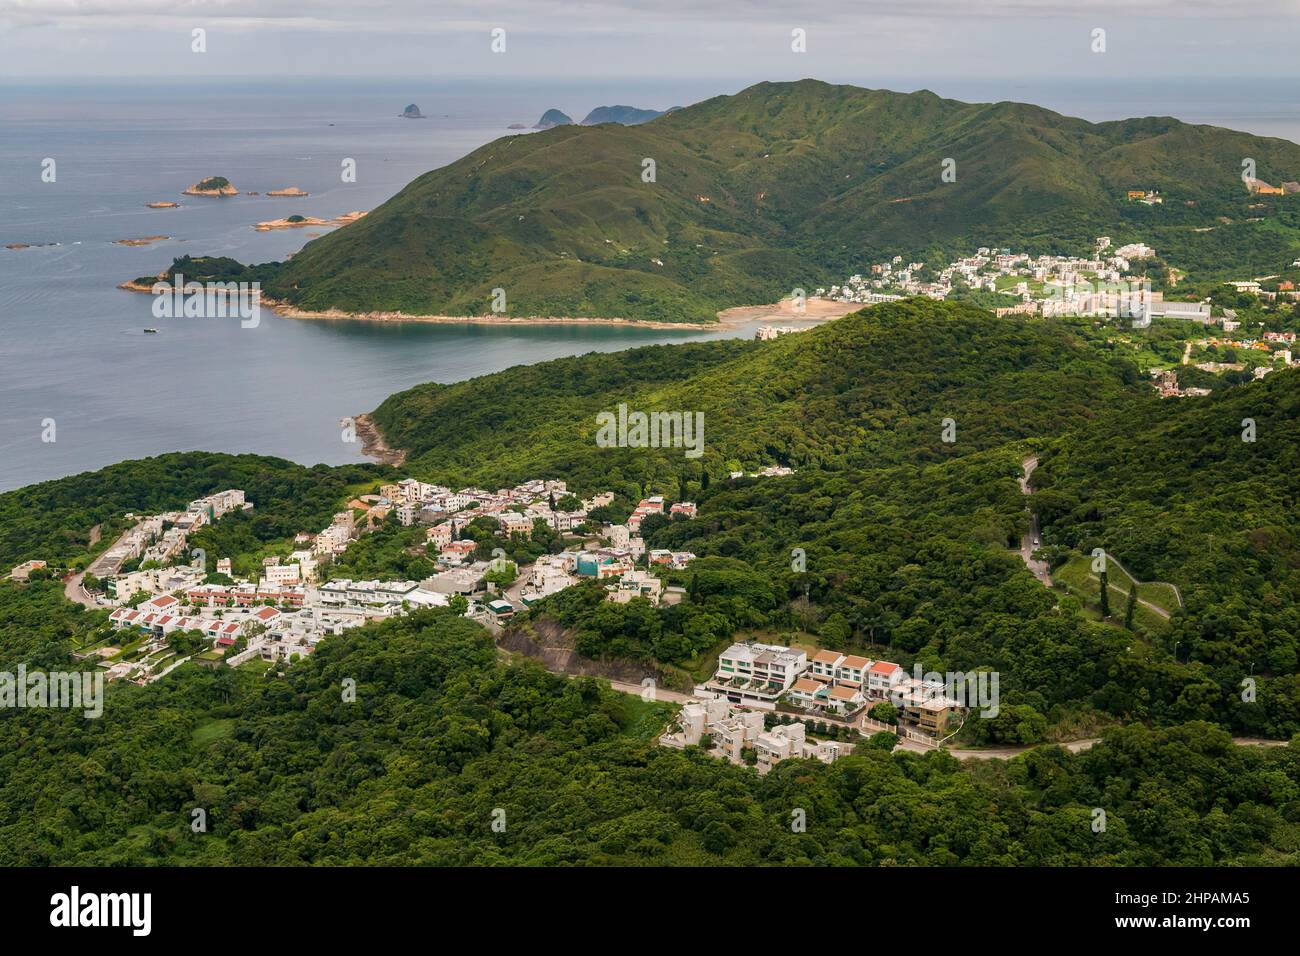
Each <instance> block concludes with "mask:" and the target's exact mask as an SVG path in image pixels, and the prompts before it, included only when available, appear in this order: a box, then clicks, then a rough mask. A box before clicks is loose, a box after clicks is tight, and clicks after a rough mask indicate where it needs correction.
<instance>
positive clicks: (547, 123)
mask: <svg viewBox="0 0 1300 956" xmlns="http://www.w3.org/2000/svg"><path fill="white" fill-rule="evenodd" d="M572 125H573V119H572V118H571V117H570V116H569V114H567V113H565V112H564V111H563V110H547V111H546V112H545V113H543V114H542V118H541V119H539V120H538V121H537V125H535V126H534V127H533V129H551V128H553V127H556V126H572Z"/></svg>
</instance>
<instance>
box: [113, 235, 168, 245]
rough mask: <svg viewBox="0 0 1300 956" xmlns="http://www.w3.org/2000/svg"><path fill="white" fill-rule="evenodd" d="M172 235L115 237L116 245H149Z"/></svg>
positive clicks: (114, 242) (114, 243)
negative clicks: (138, 237) (139, 237)
mask: <svg viewBox="0 0 1300 956" xmlns="http://www.w3.org/2000/svg"><path fill="white" fill-rule="evenodd" d="M170 238H171V236H145V237H144V238H143V239H114V240H113V245H115V246H148V245H152V244H153V243H155V242H163V241H164V240H167V239H170Z"/></svg>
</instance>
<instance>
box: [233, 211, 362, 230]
mask: <svg viewBox="0 0 1300 956" xmlns="http://www.w3.org/2000/svg"><path fill="white" fill-rule="evenodd" d="M364 215H365V213H364V212H362V211H360V210H356V211H353V212H345V213H344V214H343V215H341V216H338V217H337V218H335V219H317V218H315V217H314V216H297V215H294V216H287V217H285V218H284V219H269V220H267V221H266V222H259V223H257V224H256V225H255V226H253V228H254V229H256V230H257V231H258V232H271V231H272V230H275V229H299V228H302V227H303V226H346V225H347V224H348V223H350V222H356V221H357V220H358V219H360V218H361V217H362V216H364Z"/></svg>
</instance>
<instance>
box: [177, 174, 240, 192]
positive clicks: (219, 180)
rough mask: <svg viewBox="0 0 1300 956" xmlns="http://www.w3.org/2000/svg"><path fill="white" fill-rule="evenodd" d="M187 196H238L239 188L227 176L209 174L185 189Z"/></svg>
mask: <svg viewBox="0 0 1300 956" xmlns="http://www.w3.org/2000/svg"><path fill="white" fill-rule="evenodd" d="M185 195H187V196H238V195H239V190H238V189H236V188H235V187H234V186H232V185H231V184H230V180H229V179H227V178H226V177H225V176H209V177H208V178H207V179H204V180H201V181H200V182H197V183H195V184H194V185H193V186H191V187H190V188H189V189H187V190H185Z"/></svg>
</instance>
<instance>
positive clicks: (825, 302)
mask: <svg viewBox="0 0 1300 956" xmlns="http://www.w3.org/2000/svg"><path fill="white" fill-rule="evenodd" d="M157 278H158V281H162V280H163V274H160V275H159V276H158V277H157ZM117 287H118V288H119V289H125V290H126V291H128V292H143V293H152V291H153V287H152V285H148V286H146V285H141V284H140V283H139V282H137V281H136V280H134V279H130V280H128V281H126V282H119V283H118V285H117ZM261 301H262V304H263V305H265V306H266V307H267V308H269V309H270V310H271V311H272V312H274V313H275V314H276V315H278V316H280V317H281V318H285V319H299V320H301V321H305V322H380V323H384V322H425V323H432V324H437V325H519V326H523V325H617V326H623V327H625V328H639V329H663V330H665V331H668V330H672V329H690V330H692V331H704V332H708V331H716V330H718V329H733V328H737V327H738V326H741V325H745V324H747V323H749V322H757V321H761V320H772V321H776V320H780V321H784V322H819V323H820V322H830V321H833V320H835V319H842V318H843V317H844V316H846V315H851V314H852V313H854V312H857V311H859V310H860V309H861V308H863V306H862V305H861V303H857V302H840V301H838V300H835V299H819V298H810V299H808V300H807V303H806V305H805V308H804V311H803V312H796V311H795V310H794V307H793V305H792V304H791V301H790V300H789V299H782V300H781V301H780V302H773V303H769V304H767V305H740V306H732V307H731V308H727V309H723V310H722V311H720V312H718V320H717V321H716V322H652V321H650V320H649V319H619V318H605V317H597V316H556V315H533V316H501V315H415V314H412V313H408V312H344V311H343V310H342V309H327V310H325V311H323V312H313V311H310V310H307V309H300V308H297V307H296V306H294V305H291V304H290V303H288V302H283V301H280V300H278V299H272V298H270V297H269V296H263V297H262V300H261Z"/></svg>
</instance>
